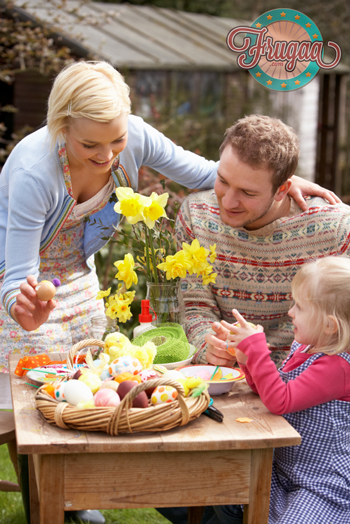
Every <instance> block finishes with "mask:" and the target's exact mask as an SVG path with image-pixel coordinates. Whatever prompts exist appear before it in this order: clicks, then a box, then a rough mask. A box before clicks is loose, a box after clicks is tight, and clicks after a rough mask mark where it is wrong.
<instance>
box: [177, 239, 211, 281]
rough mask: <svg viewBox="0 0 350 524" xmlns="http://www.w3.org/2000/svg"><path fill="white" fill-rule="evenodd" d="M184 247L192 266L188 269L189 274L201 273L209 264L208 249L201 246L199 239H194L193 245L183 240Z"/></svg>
mask: <svg viewBox="0 0 350 524" xmlns="http://www.w3.org/2000/svg"><path fill="white" fill-rule="evenodd" d="M182 248H183V250H184V253H185V255H186V257H187V259H188V261H189V263H190V266H191V267H190V269H189V270H188V272H189V274H190V275H192V273H197V274H199V273H200V272H201V271H203V270H204V269H205V267H206V266H207V264H208V261H207V256H208V255H209V251H208V249H205V248H204V247H201V246H200V244H199V242H198V240H197V239H194V240H193V242H192V244H191V245H189V244H186V242H183V243H182Z"/></svg>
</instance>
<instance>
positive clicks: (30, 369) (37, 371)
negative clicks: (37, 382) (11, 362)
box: [22, 368, 57, 375]
mask: <svg viewBox="0 0 350 524" xmlns="http://www.w3.org/2000/svg"><path fill="white" fill-rule="evenodd" d="M22 369H25V370H26V371H35V373H46V375H57V373H53V372H52V371H45V370H43V369H35V368H22Z"/></svg>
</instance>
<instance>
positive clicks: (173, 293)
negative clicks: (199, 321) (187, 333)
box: [146, 281, 185, 329]
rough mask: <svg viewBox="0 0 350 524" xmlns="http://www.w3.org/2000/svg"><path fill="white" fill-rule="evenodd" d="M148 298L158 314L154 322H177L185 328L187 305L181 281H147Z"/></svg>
mask: <svg viewBox="0 0 350 524" xmlns="http://www.w3.org/2000/svg"><path fill="white" fill-rule="evenodd" d="M146 299H148V300H149V303H150V307H151V308H152V309H153V310H154V312H155V313H156V315H157V318H156V319H155V320H153V321H152V324H154V325H155V326H159V325H160V324H164V323H165V322H175V323H176V324H180V325H181V326H182V327H183V328H184V329H185V306H184V301H183V298H182V293H181V282H180V281H177V282H166V283H160V284H157V283H155V282H147V295H146Z"/></svg>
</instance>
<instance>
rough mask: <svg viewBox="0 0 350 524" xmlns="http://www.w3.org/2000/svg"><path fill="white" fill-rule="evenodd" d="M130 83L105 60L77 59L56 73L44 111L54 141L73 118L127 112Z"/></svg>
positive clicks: (110, 116) (107, 118)
mask: <svg viewBox="0 0 350 524" xmlns="http://www.w3.org/2000/svg"><path fill="white" fill-rule="evenodd" d="M129 92H130V89H129V86H128V85H127V84H126V83H125V82H124V79H123V77H122V75H121V74H120V73H118V71H116V70H115V69H114V67H112V66H111V65H110V64H108V63H107V62H76V63H74V64H71V65H69V66H67V67H65V68H64V69H63V70H62V71H61V72H60V73H59V74H58V75H57V77H56V79H55V81H54V84H53V87H52V90H51V93H50V96H49V107H48V112H47V126H48V129H49V132H50V135H51V139H52V143H56V141H57V139H58V138H59V136H60V135H61V134H62V131H63V129H64V128H65V127H67V126H69V124H70V123H72V119H74V118H89V119H90V120H95V121H96V122H110V121H111V120H113V119H114V118H117V117H119V116H120V115H122V114H129V113H130V111H131V102H130V98H129Z"/></svg>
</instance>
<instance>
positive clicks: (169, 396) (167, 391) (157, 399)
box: [151, 386, 178, 405]
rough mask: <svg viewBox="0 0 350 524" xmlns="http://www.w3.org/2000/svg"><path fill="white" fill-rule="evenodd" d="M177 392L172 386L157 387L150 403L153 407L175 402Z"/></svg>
mask: <svg viewBox="0 0 350 524" xmlns="http://www.w3.org/2000/svg"><path fill="white" fill-rule="evenodd" d="M177 396H178V392H177V390H176V389H175V388H173V387H172V386H158V387H157V388H156V389H155V390H154V391H153V393H152V396H151V402H152V404H153V405H157V404H167V403H168V402H173V401H174V400H176V398H177Z"/></svg>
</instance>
